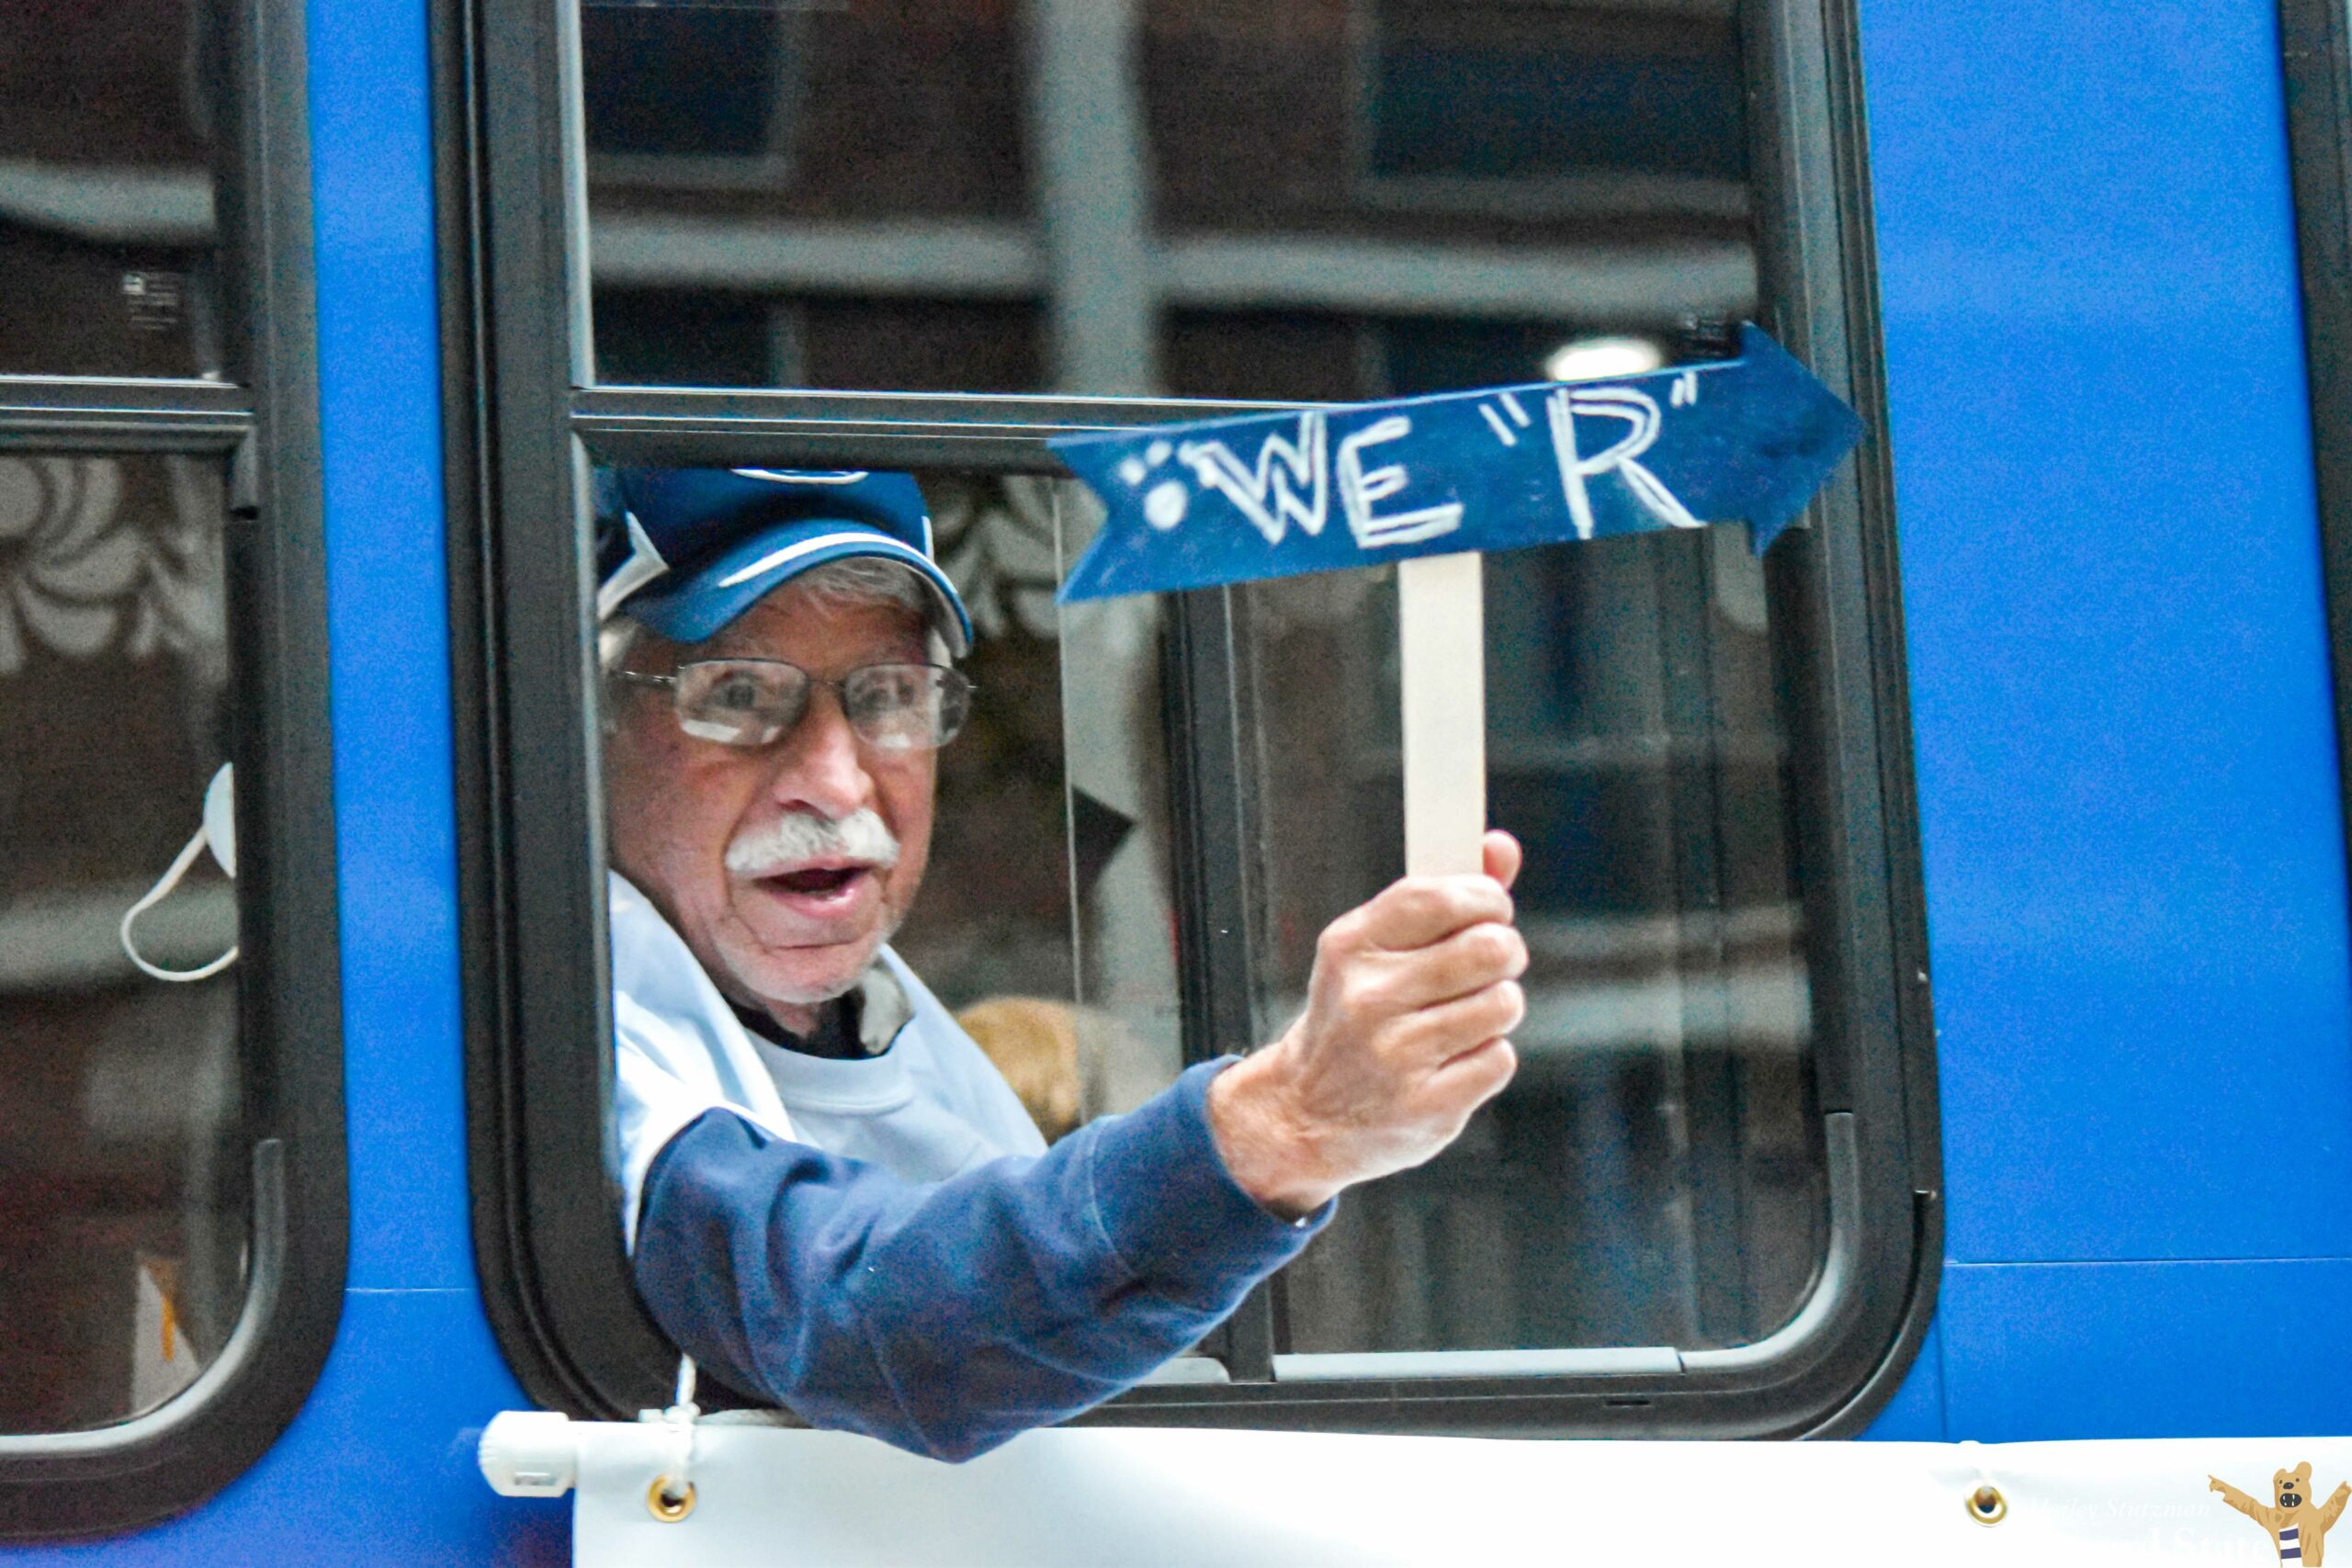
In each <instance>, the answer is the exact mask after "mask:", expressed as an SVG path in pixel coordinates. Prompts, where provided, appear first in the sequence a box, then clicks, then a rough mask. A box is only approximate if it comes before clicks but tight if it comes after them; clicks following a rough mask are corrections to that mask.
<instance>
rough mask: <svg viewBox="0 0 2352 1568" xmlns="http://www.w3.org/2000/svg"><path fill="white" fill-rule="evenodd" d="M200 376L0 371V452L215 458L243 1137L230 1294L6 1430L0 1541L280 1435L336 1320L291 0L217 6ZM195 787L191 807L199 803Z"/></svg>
mask: <svg viewBox="0 0 2352 1568" xmlns="http://www.w3.org/2000/svg"><path fill="white" fill-rule="evenodd" d="M211 19H212V20H215V21H217V22H218V23H219V25H220V28H221V29H222V34H221V41H220V48H221V50H222V51H223V52H222V56H221V58H222V60H223V61H224V63H225V67H226V69H225V71H224V73H223V86H224V89H225V91H224V96H223V98H222V100H221V103H220V109H221V113H222V118H221V120H220V136H219V138H218V140H217V141H216V143H215V147H216V161H217V163H218V164H219V168H218V170H217V175H216V177H217V185H216V193H217V194H216V211H217V214H218V217H217V220H216V233H217V235H218V238H219V243H220V276H221V278H222V280H223V285H224V287H223V294H224V299H225V304H226V310H225V315H226V318H227V320H226V326H227V331H226V333H225V334H224V347H225V349H226V359H227V363H226V365H225V366H224V371H225V378H224V379H223V380H220V381H217V382H215V381H205V380H177V379H128V378H121V379H118V378H74V377H44V376H33V375H27V376H6V377H0V449H5V450H9V451H38V452H82V453H88V454H92V455H121V454H127V453H145V452H176V453H184V454H200V455H205V456H209V457H217V458H218V459H220V462H221V463H222V464H223V465H224V468H225V471H226V475H227V480H228V482H227V485H226V487H225V493H226V497H227V502H228V517H227V519H226V522H225V525H224V526H225V535H226V551H225V553H226V574H227V592H228V594H229V596H230V603H231V606H232V609H231V614H230V626H229V637H230V660H231V665H232V677H231V690H232V693H233V694H234V697H233V700H232V704H231V709H232V721H231V728H232V735H231V740H230V754H231V759H232V761H234V763H235V765H236V779H237V789H236V818H237V840H238V848H239V855H238V863H237V882H236V887H237V907H238V933H239V934H238V941H239V948H240V957H239V960H238V962H237V964H236V965H235V966H234V968H233V970H232V974H233V975H234V976H235V977H236V985H237V990H238V1004H239V1010H240V1034H241V1044H242V1049H243V1059H244V1061H245V1063H246V1065H247V1070H248V1073H249V1076H250V1077H251V1078H252V1080H253V1081H254V1085H255V1088H254V1089H252V1090H249V1091H248V1094H247V1105H248V1120H249V1124H250V1129H251V1135H252V1137H253V1140H254V1146H253V1153H252V1162H253V1173H252V1174H253V1208H254V1214H253V1232H252V1243H251V1252H250V1259H251V1261H250V1264H249V1267H248V1273H247V1287H246V1298H245V1303H244V1306H243V1310H242V1312H241V1314H240V1316H239V1318H238V1322H237V1326H236V1328H235V1330H234V1331H233V1333H232V1337H231V1338H230V1340H229V1343H228V1345H227V1346H226V1348H224V1349H223V1350H222V1352H221V1354H220V1357H219V1358H217V1359H215V1360H214V1361H213V1363H212V1364H211V1365H210V1366H209V1367H207V1368H206V1369H204V1371H202V1372H201V1373H200V1374H199V1375H198V1378H197V1380H196V1382H193V1383H192V1384H190V1385H189V1386H188V1388H187V1389H186V1390H184V1391H183V1392H182V1393H178V1394H176V1395H175V1396H174V1397H173V1398H172V1399H171V1400H170V1401H168V1402H167V1403H165V1404H164V1405H162V1406H161V1407H160V1408H158V1409H156V1410H154V1411H153V1412H150V1413H149V1414H147V1415H144V1416H138V1417H135V1418H133V1419H131V1420H129V1421H125V1422H120V1423H118V1424H116V1425H113V1426H108V1427H97V1428H95V1429H92V1430H87V1431H80V1432H62V1433H32V1434H23V1435H7V1436H0V1540H28V1539H56V1538H66V1537H82V1536H91V1535H100V1534H111V1533H114V1532H118V1531H121V1530H126V1529H133V1528H135V1527H138V1526H141V1525H144V1524H148V1523H152V1522H153V1521H155V1520H157V1519H161V1518H164V1517H169V1516H171V1515H174V1514H177V1513H181V1512H184V1511H186V1510H187V1509H189V1508H193V1507H195V1506H198V1504H200V1503H202V1502H203V1501H204V1500H205V1499H206V1498H208V1497H209V1496H210V1495H212V1494H214V1493H215V1492H217V1491H219V1490H220V1488H221V1487H222V1486H224V1485H226V1484H227V1483H229V1482H230V1481H232V1480H233V1479H235V1478H236V1477H237V1476H238V1475H239V1474H241V1473H243V1472H244V1471H245V1470H246V1469H247V1468H248V1467H249V1466H251V1465H252V1464H253V1463H254V1461H256V1460H258V1459H259V1458H260V1457H261V1456H262V1454H263V1453H264V1452H266V1450H268V1449H269V1447H270V1446H271V1445H272V1444H273V1443H275V1442H276V1441H277V1438H278V1436H279V1434H280V1433H282V1432H283V1431H284V1430H285V1429H286V1427H288V1424H290V1423H291V1422H292V1420H293V1419H294V1416H295V1414H296V1412H297V1411H298V1410H300V1407H301V1404H302V1402H303V1400H304V1399H306V1398H307V1397H308V1396H309V1394H310V1392H311V1387H312V1385H313V1384H314V1383H315V1382H317V1379H318V1375H319V1371H320V1369H321V1368H322V1366H324V1365H325V1362H326V1358H327V1353H328V1350H329V1348H330V1347H331V1346H332V1345H333V1343H334V1335H335V1329H336V1325H337V1324H338V1323H339V1322H340V1320H341V1317H342V1313H343V1291H344V1280H345V1258H346V1253H347V1250H348V1235H347V1217H348V1216H347V1207H346V1189H345V1146H344V1119H343V1035H342V1002H341V949H340V942H339V937H338V934H337V931H338V926H337V918H336V902H337V901H336V893H335V840H334V749H333V742H332V739H331V733H330V730H329V726H328V717H329V716H328V705H327V617H326V542H325V536H324V528H323V510H324V507H323V500H322V490H321V484H320V478H319V463H320V444H319V433H318V418H319V416H318V374H317V365H316V332H315V311H314V299H313V287H312V271H311V161H310V130H309V116H308V108H307V99H306V92H307V89H306V85H305V84H306V81H307V68H306V56H305V52H304V41H303V17H302V7H301V6H300V5H299V4H291V3H285V0H218V3H217V4H215V5H214V9H213V14H212V17H211ZM195 804H196V803H195V802H193V801H191V802H190V803H189V808H190V810H191V812H193V810H194V807H195Z"/></svg>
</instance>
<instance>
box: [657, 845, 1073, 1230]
mask: <svg viewBox="0 0 2352 1568" xmlns="http://www.w3.org/2000/svg"><path fill="white" fill-rule="evenodd" d="M610 902H611V907H612V951H613V1036H614V1052H615V1060H614V1075H613V1123H614V1131H615V1134H616V1136H615V1140H614V1142H615V1146H616V1156H617V1159H618V1164H619V1169H618V1170H617V1171H616V1175H617V1177H618V1179H619V1180H620V1185H621V1224H622V1226H623V1229H624V1231H625V1233H626V1234H627V1235H628V1245H629V1247H631V1248H632V1249H634V1248H635V1247H636V1245H637V1213H638V1206H639V1201H640V1199H641V1198H642V1196H643V1193H644V1188H645V1176H646V1172H647V1171H648V1170H649V1169H650V1168H651V1167H652V1165H653V1160H654V1156H657V1155H659V1154H660V1153H661V1152H662V1146H663V1145H666V1144H668V1143H669V1141H670V1140H671V1139H672V1138H673V1137H675V1136H676V1135H677V1134H679V1133H680V1132H682V1131H684V1128H685V1127H686V1126H687V1124H688V1123H690V1122H693V1121H694V1120H695V1118H697V1117H699V1116H701V1115H702V1114H703V1113H704V1112H705V1111H710V1110H712V1109H714V1108H717V1109H723V1110H728V1111H733V1112H735V1113H736V1114H737V1115H739V1116H741V1117H743V1118H744V1119H745V1120H746V1121H749V1122H755V1123H757V1124H758V1125H760V1126H762V1127H764V1128H766V1129H768V1130H769V1131H770V1132H772V1133H774V1134H776V1135H778V1136H779V1137H785V1138H789V1139H791V1140H793V1141H794V1142H796V1143H802V1144H808V1145H812V1146H814V1147H816V1148H820V1149H823V1150H824V1151H825V1152H826V1153H828V1154H835V1155H841V1156H845V1157H847V1158H851V1159H860V1160H866V1161H869V1162H871V1163H873V1164H876V1165H879V1166H881V1167H883V1168H885V1169H888V1170H889V1171H890V1172H891V1173H892V1174H894V1175H897V1176H899V1177H902V1178H904V1179H907V1180H909V1181H938V1180H942V1179H945V1178H947V1177H950V1176H954V1175H956V1173H957V1172H958V1171H963V1170H968V1169H970V1168H972V1167H973V1166H976V1165H979V1164H981V1163H983V1162H985V1161H987V1160H991V1159H995V1158H997V1157H998V1156H1002V1155H1036V1154H1043V1153H1044V1152H1045V1148H1046V1142H1045V1139H1043V1138H1042V1137H1040V1136H1039V1135H1038V1133H1037V1127H1036V1124H1035V1122H1032V1121H1030V1120H1029V1113H1028V1112H1027V1111H1024V1110H1023V1109H1022V1105H1021V1101H1020V1099H1019V1098H1018V1097H1017V1096H1015V1095H1014V1094H1013V1092H1012V1089H1011V1088H1010V1087H1009V1086H1008V1085H1007V1084H1006V1083H1005V1081H1004V1079H1003V1077H1001V1075H999V1073H998V1072H997V1070H996V1068H995V1066H992V1065H991V1064H990V1063H989V1059H988V1057H987V1056H986V1055H983V1054H982V1053H981V1050H980V1048H979V1046H978V1045H977V1044H975V1043H973V1041H972V1037H971V1036H970V1035H968V1034H967V1033H965V1032H964V1031H963V1030H962V1029H961V1028H959V1027H958V1026H957V1025H956V1021H955V1019H954V1018H952V1017H951V1016H949V1014H948V1011H947V1010H946V1009H945V1008H944V1007H943V1006H942V1005H941V1004H940V1001H939V998H936V997H934V996H933V995H932V994H931V992H930V990H929V989H928V988H927V987H925V986H924V985H923V983H922V981H921V980H918V979H916V978H915V976H914V972H913V971H912V970H910V969H909V968H908V967H907V966H906V964H904V963H903V962H901V961H900V959H899V955H898V954H897V953H893V952H891V951H890V950H889V949H888V948H887V947H885V948H883V949H882V950H881V951H880V953H878V954H877V955H876V962H875V964H874V966H873V967H872V968H871V969H869V970H867V971H866V974H865V978H864V980H863V981H862V982H861V984H862V985H863V986H864V987H865V992H866V1009H865V1010H866V1017H867V1019H868V1021H869V1025H870V1026H876V1027H886V1028H887V1027H888V1023H884V1024H880V1025H874V1021H876V1020H886V1021H897V1020H899V1019H900V1018H903V1019H904V1020H905V1021H904V1022H903V1023H902V1024H899V1026H898V1027H897V1029H896V1032H894V1033H893V1034H891V1036H890V1039H889V1043H888V1049H886V1050H884V1051H883V1052H882V1054H881V1055H876V1056H868V1057H865V1058H864V1059H863V1060H857V1061H835V1060H831V1059H828V1058H824V1057H818V1056H809V1055H803V1054H801V1053H799V1052H797V1051H787V1050H786V1049H784V1048H783V1047H782V1046H779V1045H775V1044H772V1043H769V1042H767V1041H764V1040H761V1039H758V1038H756V1037H754V1036H753V1035H752V1033H751V1032H750V1031H748V1030H746V1029H745V1028H744V1027H743V1025H742V1023H741V1021H740V1020H738V1019H737V1018H736V1016H735V1010H734V1009H732V1008H730V1007H729V1006H728V1004H727V998H725V997H723V996H721V995H720V994H719V991H718V987H717V986H715V985H713V984H712V983H711V979H710V976H708V975H707V974H705V973H704V972H703V968H702V965H701V964H699V963H698V962H696V961H695V955H694V953H693V951H692V950H691V949H689V948H688V947H687V946H686V943H685V940H684V938H683V937H681V936H679V935H678V933H677V932H676V931H674V930H673V929H672V928H671V926H670V923H669V921H667V920H665V919H662V914H661V911H660V910H658V909H656V908H654V907H653V905H652V904H651V902H650V900H648V899H647V898H646V897H645V895H644V894H642V893H639V891H638V890H637V889H636V888H635V887H633V886H630V885H629V883H628V881H627V879H625V878H624V877H622V876H621V875H620V874H618V873H614V874H613V875H612V879H611V891H610Z"/></svg>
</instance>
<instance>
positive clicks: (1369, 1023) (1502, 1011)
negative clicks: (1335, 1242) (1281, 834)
mask: <svg viewBox="0 0 2352 1568" xmlns="http://www.w3.org/2000/svg"><path fill="white" fill-rule="evenodd" d="M1485 850H1486V863H1487V874H1486V875H1484V876H1419V877H1407V878H1405V879H1404V880H1403V881H1401V882H1397V883H1394V884H1392V885H1390V886H1389V887H1388V888H1387V889H1386V890H1385V892H1383V893H1382V894H1381V895H1380V896H1379V897H1376V898H1374V899H1373V900H1372V901H1371V902H1370V903H1368V904H1364V905H1363V906H1361V907H1359V908H1354V909H1351V910H1349V911H1348V912H1347V913H1346V914H1344V915H1342V916H1340V918H1339V919H1336V920H1333V921H1332V922H1331V923H1330V924H1329V926H1327V927H1325V928H1324V931H1323V934H1322V936H1321V937H1320V938H1319V939H1318V940H1317V942H1316V944H1315V975H1314V978H1313V979H1312V980H1311V981H1309V982H1308V986H1307V997H1306V1012H1305V1013H1304V1014H1302V1015H1301V1016H1300V1017H1299V1020H1298V1021H1297V1022H1295V1023H1294V1024H1292V1025H1291V1026H1290V1028H1289V1030H1288V1031H1286V1032H1284V1033H1283V1037H1282V1038H1281V1039H1280V1040H1277V1041H1275V1042H1274V1043H1272V1045H1269V1046H1267V1047H1266V1048H1265V1049H1264V1050H1262V1051H1259V1052H1257V1053H1255V1054H1253V1055H1250V1056H1249V1057H1247V1058H1245V1059H1244V1060H1242V1061H1240V1062H1238V1063H1236V1064H1235V1065H1234V1066H1231V1067H1229V1068H1227V1070H1226V1071H1224V1072H1222V1073H1220V1074H1218V1075H1217V1077H1216V1081H1215V1082H1213V1083H1212V1084H1211V1085H1210V1086H1209V1102H1208V1109H1209V1126H1210V1130H1211V1132H1212V1133H1213V1134H1215V1136H1216V1145H1217V1151H1218V1153H1220V1154H1222V1155H1223V1156H1225V1163H1226V1168H1227V1169H1228V1170H1230V1171H1231V1172H1232V1173H1233V1179H1234V1180H1235V1181H1236V1182H1238V1184H1239V1185H1240V1187H1241V1190H1243V1191H1245V1192H1247V1193H1249V1194H1250V1197H1252V1198H1254V1199H1256V1200H1257V1201H1259V1202H1260V1203H1261V1204H1263V1205H1264V1206H1265V1207H1266V1208H1268V1209H1271V1210H1272V1211H1273V1212H1274V1213H1280V1214H1287V1215H1294V1216H1295V1215H1300V1214H1305V1213H1311V1212H1312V1211H1314V1210H1316V1209H1317V1208H1319V1207H1321V1206H1322V1204H1323V1203H1324V1201H1326V1200H1327V1199H1329V1198H1330V1197H1331V1196H1332V1195H1333V1194H1335V1193H1337V1192H1338V1191H1339V1190H1340V1189H1341V1188H1343V1187H1351V1186H1353V1185H1354V1184H1355V1183H1357V1182H1359V1181H1369V1180H1371V1179H1373V1178H1374V1177H1377V1176H1385V1175H1387V1174H1388V1173H1389V1172H1391V1171H1395V1170H1404V1169H1406V1168H1409V1167H1412V1166H1416V1165H1419V1164H1420V1163H1421V1162H1422V1161H1423V1160H1426V1159H1428V1158H1429V1157H1430V1156H1432V1155H1434V1154H1436V1153H1437V1152H1438V1151H1439V1150H1440V1149H1442V1148H1443V1147H1445V1145H1448V1144H1450V1143H1452V1142H1453V1140H1454V1138H1455V1136H1456V1135H1457V1134H1460V1133H1461V1131H1462V1126H1463V1123H1464V1122H1467V1121H1468V1120H1469V1119H1470V1113H1471V1112H1472V1111H1476V1110H1477V1109H1478V1107H1479V1106H1481V1105H1484V1104H1485V1103H1486V1102H1487V1100H1490V1099H1492V1098H1493V1097H1494V1096H1495V1095H1496V1094H1497V1093H1498V1092H1499V1091H1500V1090H1501V1089H1502V1087H1503V1085H1505V1084H1507V1083H1509V1082H1510V1076H1511V1073H1512V1072H1513V1070H1515V1069H1516V1068H1517V1066H1518V1065H1519V1061H1518V1058H1517V1057H1516V1056H1515V1055H1512V1053H1511V1047H1510V1040H1509V1039H1507V1038H1506V1036H1507V1035H1509V1034H1510V1032H1511V1031H1512V1030H1513V1029H1515V1028H1517V1027H1518V1026H1519V1021H1520V1020H1521V1018H1523V1017H1525V1016H1526V1013H1527V999H1526V997H1525V996H1524V994H1522V993H1521V990H1520V987H1519V976H1521V974H1522V973H1524V972H1525V971H1526V968H1527V944H1526V942H1522V941H1521V939H1520V935H1519V932H1518V931H1515V930H1513V929H1512V927H1511V923H1510V922H1511V901H1510V885H1511V882H1512V880H1513V879H1514V878H1516V877H1517V876H1518V874H1519V863H1520V849H1519V844H1518V841H1517V840H1514V839H1512V838H1511V836H1510V834H1508V833H1488V834H1487V838H1486V844H1485Z"/></svg>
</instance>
